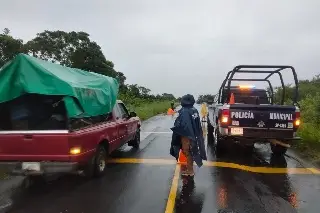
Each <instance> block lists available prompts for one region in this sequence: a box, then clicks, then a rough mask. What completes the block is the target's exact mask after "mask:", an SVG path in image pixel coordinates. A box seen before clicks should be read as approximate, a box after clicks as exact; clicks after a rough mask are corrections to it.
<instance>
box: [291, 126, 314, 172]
mask: <svg viewBox="0 0 320 213" xmlns="http://www.w3.org/2000/svg"><path fill="white" fill-rule="evenodd" d="M298 134H299V136H300V137H301V138H302V140H301V141H299V142H298V143H295V144H294V145H293V148H294V149H295V150H297V151H298V152H299V153H300V154H301V155H302V156H303V157H305V158H307V159H309V160H311V161H312V163H314V164H316V165H318V166H320V126H317V125H314V124H310V123H302V125H301V127H300V129H299V131H298Z"/></svg>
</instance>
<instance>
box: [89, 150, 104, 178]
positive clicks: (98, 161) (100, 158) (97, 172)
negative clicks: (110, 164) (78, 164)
mask: <svg viewBox="0 0 320 213" xmlns="http://www.w3.org/2000/svg"><path fill="white" fill-rule="evenodd" d="M106 161H107V152H106V150H105V149H104V147H103V146H102V145H99V146H98V148H97V151H96V154H95V156H94V157H93V158H92V159H91V160H90V162H89V163H88V165H87V166H86V168H85V170H84V174H85V176H86V177H87V178H93V177H101V176H103V175H104V174H105V173H106V167H107V164H106Z"/></svg>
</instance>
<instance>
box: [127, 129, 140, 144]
mask: <svg viewBox="0 0 320 213" xmlns="http://www.w3.org/2000/svg"><path fill="white" fill-rule="evenodd" d="M129 146H132V147H133V148H135V149H139V147H140V129H138V130H137V132H136V135H135V137H134V139H133V140H132V141H130V142H129Z"/></svg>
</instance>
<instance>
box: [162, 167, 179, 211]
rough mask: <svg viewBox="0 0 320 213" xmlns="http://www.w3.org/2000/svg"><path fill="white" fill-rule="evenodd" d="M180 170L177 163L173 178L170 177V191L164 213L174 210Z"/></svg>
mask: <svg viewBox="0 0 320 213" xmlns="http://www.w3.org/2000/svg"><path fill="white" fill-rule="evenodd" d="M180 170H181V167H180V165H178V164H177V165H176V169H175V171H174V175H173V179H172V184H171V189H170V193H169V196H168V201H167V206H166V211H165V213H173V212H174V208H175V203H176V197H177V191H178V184H179V175H180Z"/></svg>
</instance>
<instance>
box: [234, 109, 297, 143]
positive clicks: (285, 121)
mask: <svg viewBox="0 0 320 213" xmlns="http://www.w3.org/2000/svg"><path fill="white" fill-rule="evenodd" d="M229 116H230V123H229V126H230V132H229V133H230V134H231V135H242V136H248V137H260V136H261V138H279V137H280V138H292V136H293V132H295V125H294V121H295V119H296V118H297V117H299V116H300V113H299V114H298V113H296V107H295V106H282V105H251V104H231V105H230V112H229ZM259 135H260V136H259Z"/></svg>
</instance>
